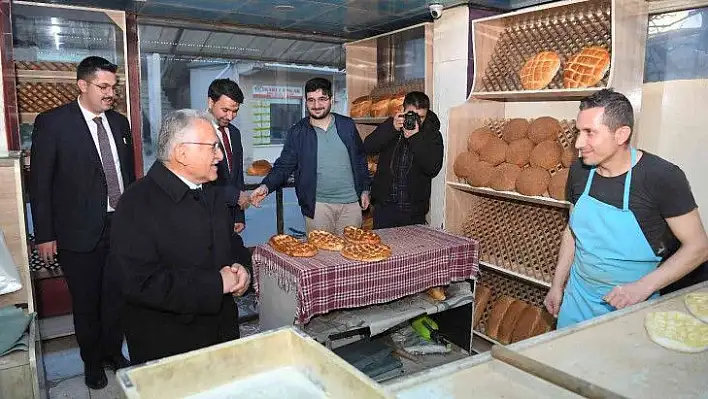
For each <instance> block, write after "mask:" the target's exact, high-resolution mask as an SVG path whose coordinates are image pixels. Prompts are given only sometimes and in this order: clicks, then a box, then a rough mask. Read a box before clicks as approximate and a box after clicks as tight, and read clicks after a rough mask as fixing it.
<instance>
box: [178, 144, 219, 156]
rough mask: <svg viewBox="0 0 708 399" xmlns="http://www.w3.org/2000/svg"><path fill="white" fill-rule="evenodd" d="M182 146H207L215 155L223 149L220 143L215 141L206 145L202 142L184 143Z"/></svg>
mask: <svg viewBox="0 0 708 399" xmlns="http://www.w3.org/2000/svg"><path fill="white" fill-rule="evenodd" d="M181 144H196V145H206V146H209V147H211V152H213V153H214V154H216V150H220V149H221V147H220V146H219V144H220V143H219V142H218V141H215V142H213V143H204V142H200V141H183V142H182V143H181Z"/></svg>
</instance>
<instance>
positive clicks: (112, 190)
mask: <svg viewBox="0 0 708 399" xmlns="http://www.w3.org/2000/svg"><path fill="white" fill-rule="evenodd" d="M116 70H117V66H116V65H114V64H112V63H110V62H109V61H107V60H105V59H103V58H100V57H88V58H86V59H84V60H83V61H81V63H79V65H78V68H77V72H76V75H77V85H78V86H79V90H80V93H81V94H80V95H79V98H78V100H77V101H72V102H71V103H68V104H66V105H62V106H60V107H57V108H54V109H52V110H49V111H46V112H43V113H41V114H39V115H38V116H37V118H36V120H35V123H34V132H33V133H32V150H31V160H32V167H31V171H30V201H31V206H32V220H33V221H34V233H35V242H36V243H37V249H38V251H39V255H40V257H41V258H42V259H43V260H44V261H45V262H50V261H52V260H53V259H54V256H55V255H56V254H58V255H59V258H60V260H61V265H62V270H63V271H64V276H65V277H66V280H67V283H68V285H69V291H70V292H71V296H72V303H73V312H74V328H75V331H76V339H77V341H78V343H79V348H80V349H81V358H82V360H83V361H84V368H85V379H86V385H87V386H89V387H90V388H93V389H101V388H103V387H105V386H106V384H107V380H106V374H105V372H104V371H103V365H102V364H103V363H108V365H109V366H112V367H113V368H119V367H124V366H126V365H127V361H126V360H125V358H124V357H123V356H122V355H121V352H120V347H121V344H122V340H123V337H122V334H121V329H120V326H119V323H118V312H117V311H116V309H117V308H118V307H119V306H120V294H119V292H117V291H116V290H115V288H114V284H113V282H112V281H110V280H111V279H110V277H109V276H108V275H107V274H106V273H104V269H105V264H106V261H107V258H108V250H109V238H110V236H109V233H110V224H111V218H112V215H113V211H114V210H115V207H116V206H117V203H118V200H119V198H120V196H121V193H122V192H123V191H124V189H125V188H126V187H128V185H129V184H131V183H132V182H133V181H135V171H134V167H133V148H132V140H131V134H130V125H129V124H128V120H127V119H126V118H125V117H124V116H123V115H121V114H119V113H117V112H115V111H113V110H112V108H113V104H114V100H115V88H116V84H117V79H116Z"/></svg>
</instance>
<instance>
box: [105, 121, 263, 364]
mask: <svg viewBox="0 0 708 399" xmlns="http://www.w3.org/2000/svg"><path fill="white" fill-rule="evenodd" d="M223 158H224V154H223V153H222V151H221V146H220V145H219V138H218V137H217V135H216V130H215V129H214V125H213V120H212V117H211V116H210V115H209V114H208V113H205V112H202V111H195V110H179V111H175V112H172V113H170V114H169V115H167V116H166V117H165V119H164V120H163V123H162V127H161V129H160V133H159V136H158V141H157V159H158V160H157V161H156V162H155V164H153V166H152V167H151V168H150V171H149V172H148V173H147V176H146V177H145V178H143V179H141V180H140V181H138V182H137V183H135V184H134V185H133V186H132V187H131V188H130V189H129V190H127V191H126V192H125V194H123V197H122V199H121V204H120V206H119V207H118V209H117V210H116V216H115V218H114V223H113V231H112V241H111V267H113V268H115V269H114V270H115V272H116V273H119V274H120V275H121V277H122V278H121V284H120V285H121V288H122V291H123V295H124V297H125V300H126V305H125V312H124V314H123V315H124V320H125V327H126V338H127V341H128V350H129V352H130V358H131V361H132V362H133V363H134V364H137V363H143V362H146V361H148V360H154V359H158V358H161V357H165V356H170V355H175V354H178V353H183V352H188V351H191V350H195V349H199V348H202V347H206V346H210V345H214V344H217V343H221V342H225V341H228V340H232V339H236V338H238V337H239V330H238V321H237V318H238V309H237V307H236V304H235V302H234V300H233V296H234V295H235V296H240V295H243V294H244V292H245V291H246V289H247V288H248V285H249V283H250V279H251V277H250V273H249V271H248V270H247V269H246V268H244V266H242V265H244V264H245V263H246V261H247V259H242V257H243V256H242V255H241V254H243V253H244V252H245V251H243V248H235V242H234V241H233V240H231V233H232V231H233V219H232V218H231V216H230V212H229V210H228V208H227V206H226V201H225V200H224V198H223V190H221V189H219V188H218V187H214V186H212V185H210V184H206V183H208V182H212V181H214V180H215V179H216V178H217V165H218V163H219V162H221V160H222V159H223ZM240 245H241V246H242V245H243V244H240Z"/></svg>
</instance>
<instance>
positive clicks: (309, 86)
mask: <svg viewBox="0 0 708 399" xmlns="http://www.w3.org/2000/svg"><path fill="white" fill-rule="evenodd" d="M317 90H322V94H324V95H325V96H327V97H332V82H330V81H329V80H327V79H325V78H312V79H310V80H308V81H307V83H305V95H306V96H307V93H312V92H315V91H317Z"/></svg>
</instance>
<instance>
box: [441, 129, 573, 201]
mask: <svg viewBox="0 0 708 399" xmlns="http://www.w3.org/2000/svg"><path fill="white" fill-rule="evenodd" d="M562 134H563V129H562V127H561V124H560V122H559V121H558V120H557V119H555V118H552V117H549V116H543V117H540V118H537V119H535V120H533V121H531V122H529V121H528V120H526V119H522V118H516V119H511V120H509V121H507V122H506V124H505V125H504V127H503V129H502V130H501V134H500V136H501V137H499V136H497V135H496V134H495V133H494V132H493V131H492V130H491V129H490V128H488V127H481V128H479V129H476V130H475V131H473V132H472V133H471V134H470V136H469V139H468V140H467V151H466V152H463V153H461V154H459V155H458V156H457V158H456V159H455V163H454V165H453V170H454V173H455V175H456V176H457V177H458V178H460V179H464V180H466V181H467V183H468V184H470V185H471V186H474V187H490V188H493V189H495V190H499V191H517V192H518V193H520V194H523V195H529V196H541V195H548V196H550V197H552V198H554V199H557V200H565V199H566V198H565V197H566V194H565V185H566V181H567V178H568V167H569V166H570V164H571V163H572V162H573V160H574V159H575V158H576V152H575V151H574V149H573V148H572V146H570V147H568V148H565V149H564V148H563V146H561V145H560V143H559V141H558V138H559V137H560V136H561V135H562Z"/></svg>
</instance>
